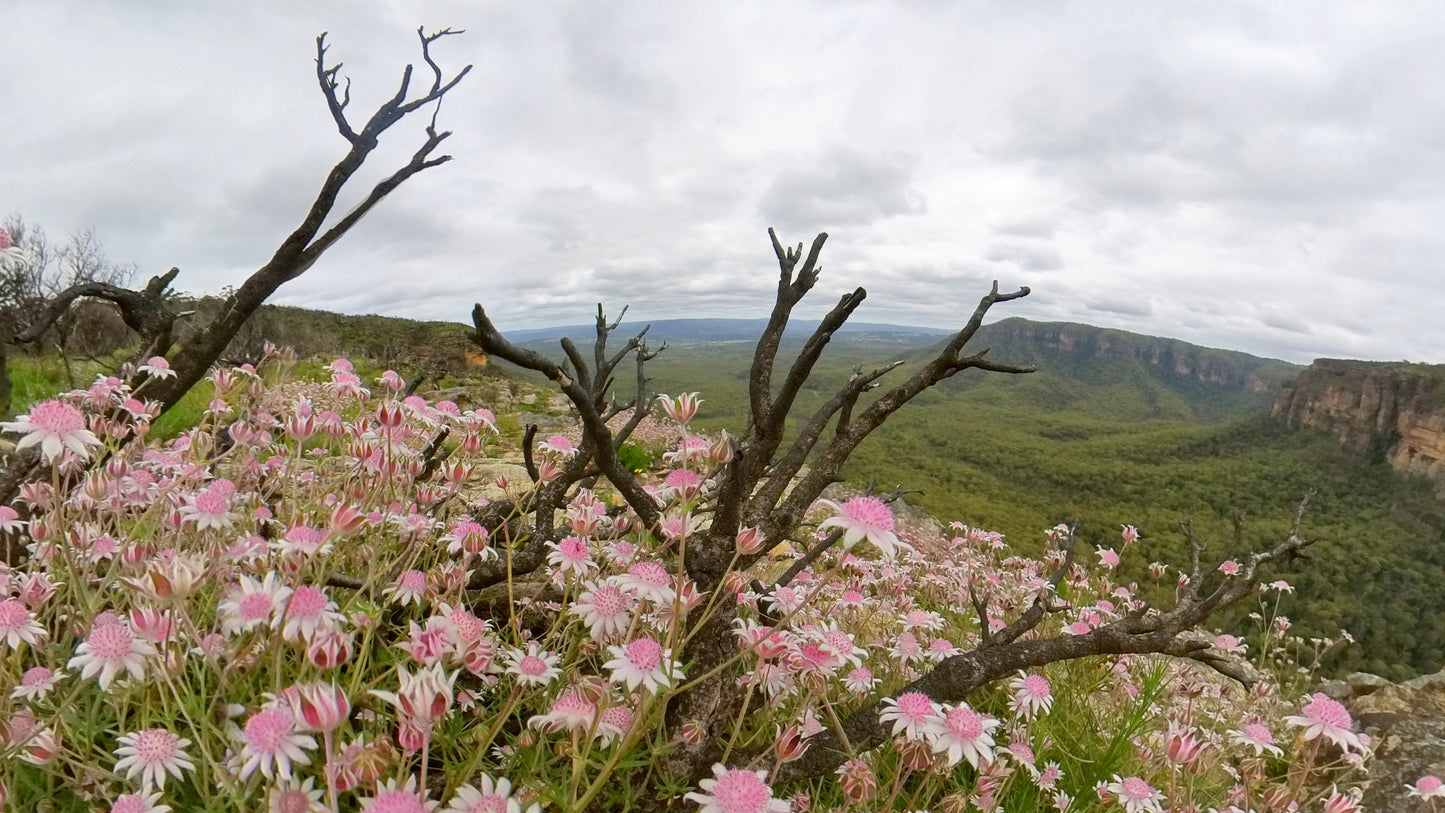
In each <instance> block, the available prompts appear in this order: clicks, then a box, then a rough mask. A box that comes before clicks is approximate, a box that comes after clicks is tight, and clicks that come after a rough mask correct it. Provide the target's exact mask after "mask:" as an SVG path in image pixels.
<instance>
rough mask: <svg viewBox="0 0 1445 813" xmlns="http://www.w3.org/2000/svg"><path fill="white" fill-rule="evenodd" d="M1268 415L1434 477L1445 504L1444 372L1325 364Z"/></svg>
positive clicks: (1285, 395)
mask: <svg viewBox="0 0 1445 813" xmlns="http://www.w3.org/2000/svg"><path fill="white" fill-rule="evenodd" d="M1270 414H1272V415H1275V416H1276V417H1280V418H1283V419H1284V420H1285V421H1286V422H1288V424H1289V425H1290V426H1304V427H1309V428H1311V429H1317V430H1319V431H1322V432H1328V433H1329V434H1331V435H1334V436H1335V438H1336V439H1337V440H1339V442H1340V445H1341V446H1343V447H1344V448H1345V449H1348V450H1349V451H1351V452H1354V453H1356V454H1362V455H1369V456H1371V457H1381V458H1384V459H1386V460H1388V461H1389V463H1390V465H1391V466H1392V467H1394V469H1395V470H1396V471H1399V472H1403V473H1406V474H1414V475H1419V476H1424V477H1429V478H1431V479H1432V480H1434V481H1435V482H1436V483H1438V484H1439V486H1440V494H1441V496H1442V497H1445V366H1441V365H1426V364H1392V363H1375V362H1364V361H1339V360H1336V359H1320V360H1318V361H1316V362H1315V363H1314V364H1312V365H1310V367H1309V369H1308V370H1306V371H1305V372H1304V373H1303V374H1302V375H1300V377H1299V378H1298V379H1297V380H1296V381H1295V383H1294V385H1293V386H1290V387H1286V388H1285V389H1284V390H1282V391H1281V392H1280V394H1279V395H1278V396H1277V397H1276V398H1275V400H1274V404H1273V405H1272V406H1271V408H1270Z"/></svg>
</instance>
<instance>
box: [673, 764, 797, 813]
mask: <svg viewBox="0 0 1445 813" xmlns="http://www.w3.org/2000/svg"><path fill="white" fill-rule="evenodd" d="M712 774H713V778H711V779H704V780H702V781H701V782H699V783H698V787H699V788H701V789H702V793H688V794H686V795H685V796H683V798H684V799H686V800H687V801H689V802H697V803H698V804H699V805H702V807H701V808H700V809H699V810H698V813H789V811H791V810H792V805H790V804H788V802H787V801H786V800H783V799H774V798H773V789H772V787H771V786H769V785H768V782H767V774H766V773H765V772H763V771H748V770H744V769H742V768H731V769H729V768H728V767H727V766H725V765H714V766H712Z"/></svg>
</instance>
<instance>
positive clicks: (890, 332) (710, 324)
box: [504, 319, 953, 345]
mask: <svg viewBox="0 0 1445 813" xmlns="http://www.w3.org/2000/svg"><path fill="white" fill-rule="evenodd" d="M644 324H648V325H650V327H649V328H648V331H647V337H648V339H650V340H651V341H653V342H654V343H655V342H658V341H667V342H672V343H681V342H741V341H748V342H751V341H756V340H757V338H758V336H760V335H762V332H763V328H765V327H767V325H768V320H767V319H662V320H659V321H656V322H650V323H638V324H636V325H633V326H631V328H630V329H628V328H622V329H620V332H622V333H625V334H626V335H629V336H632V335H636V333H637V331H639V330H641V329H642V327H643V326H644ZM817 327H818V322H816V321H807V320H794V321H791V322H789V323H788V332H787V334H786V338H788V339H796V340H799V341H802V340H805V339H806V338H807V337H808V335H810V334H811V333H812V332H813V331H814V330H815V329H817ZM504 333H505V335H506V336H507V338H508V339H511V340H512V341H514V342H519V343H521V342H525V343H532V342H539V341H546V340H548V339H552V340H559V339H561V338H562V337H564V336H565V337H567V338H569V339H572V340H574V341H575V340H579V339H581V340H588V339H592V338H594V337H595V336H596V335H597V327H596V326H595V325H564V326H559V327H543V328H533V329H530V330H509V331H504ZM952 333H953V331H951V330H946V329H943V328H932V327H909V326H907V325H888V324H881V323H875V322H858V323H856V324H854V323H851V322H850V323H848V324H845V325H843V327H842V328H841V329H839V331H838V333H837V334H836V335H838V336H847V337H849V338H875V339H878V340H881V341H887V342H889V343H891V344H905V345H923V344H929V343H931V342H935V341H937V340H938V339H939V338H940V337H942V336H948V335H950V334H952Z"/></svg>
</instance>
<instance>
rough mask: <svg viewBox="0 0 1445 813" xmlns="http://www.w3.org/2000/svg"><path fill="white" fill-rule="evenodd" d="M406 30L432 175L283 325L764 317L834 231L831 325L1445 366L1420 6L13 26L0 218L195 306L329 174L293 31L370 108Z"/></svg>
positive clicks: (650, 13)
mask: <svg viewBox="0 0 1445 813" xmlns="http://www.w3.org/2000/svg"><path fill="white" fill-rule="evenodd" d="M418 25H426V26H428V27H429V28H434V27H437V26H443V25H451V26H453V27H456V28H465V29H467V33H466V34H465V35H461V36H458V37H452V38H448V39H446V40H444V41H442V42H440V43H438V45H437V47H436V55H437V57H438V59H439V61H440V62H441V64H442V65H443V66H444V67H446V68H448V69H455V68H458V67H460V66H461V65H463V64H467V63H472V64H474V65H475V68H474V69H473V71H472V73H471V75H469V76H468V77H467V78H466V80H464V82H463V83H462V85H461V86H459V87H458V88H457V89H456V90H455V92H454V93H453V94H452V95H450V96H449V97H448V99H447V101H446V103H445V104H444V105H443V108H442V110H441V112H440V116H439V124H440V125H441V126H442V127H443V128H446V129H450V130H452V131H454V136H453V137H452V139H451V140H450V141H448V143H447V145H446V151H447V152H449V153H451V154H452V155H454V156H455V157H456V160H455V161H453V162H451V163H450V164H447V165H446V166H443V167H440V168H438V169H435V170H431V171H428V172H426V173H424V174H423V175H421V176H418V177H417V178H414V179H413V180H412V181H411V182H409V183H408V184H406V185H405V186H403V187H402V188H401V189H399V190H398V191H396V192H395V193H393V195H392V196H391V197H390V198H389V199H388V200H386V201H385V202H384V203H383V204H382V205H381V206H380V207H378V208H377V209H376V210H375V211H374V212H373V213H372V214H371V215H370V216H368V218H367V219H366V220H365V221H363V222H362V224H361V225H360V226H359V227H358V228H357V229H356V231H355V232H354V233H353V234H351V235H349V236H348V237H347V238H346V239H345V240H344V241H343V242H342V243H341V244H339V245H338V246H337V247H336V248H335V249H334V250H333V252H332V253H331V254H330V255H328V257H327V258H325V259H323V261H322V262H321V263H319V264H318V265H317V266H316V267H314V268H313V269H311V270H310V271H308V272H307V274H306V275H305V276H303V277H302V278H301V279H299V280H297V281H295V282H293V283H291V284H289V285H287V286H285V287H284V288H283V289H282V290H281V291H280V292H279V295H278V301H283V302H287V303H291V304H300V305H309V306H315V307H330V308H341V309H345V310H350V311H378V312H384V313H392V314H396V315H403V316H411V317H424V318H438V319H453V320H458V321H463V320H465V319H466V318H467V314H468V312H469V311H470V305H471V302H473V301H474V300H480V301H482V302H483V303H484V304H485V305H486V306H487V308H488V311H489V313H493V314H496V315H497V318H498V321H499V323H500V324H503V325H504V326H505V325H515V326H518V327H522V326H536V325H543V324H558V323H573V322H578V321H586V319H587V318H589V317H590V314H591V313H592V309H593V308H594V307H595V303H596V302H597V301H598V300H604V301H606V302H607V303H608V305H609V307H610V308H611V309H613V310H617V309H620V307H621V305H622V304H625V303H632V305H633V310H632V312H631V313H632V315H633V316H634V317H636V318H637V319H638V320H642V321H645V320H647V319H657V318H665V317H671V316H699V315H725V316H740V315H749V316H751V315H763V314H765V313H766V312H767V310H768V308H769V306H770V301H769V297H770V293H771V290H772V288H773V285H774V284H775V279H776V269H775V267H774V264H773V260H772V252H771V248H770V246H769V245H768V241H767V236H766V229H767V227H768V226H777V227H778V228H779V232H780V236H781V238H782V239H783V240H784V241H786V242H798V241H803V242H808V241H810V240H811V239H812V236H813V233H814V232H815V231H817V230H823V229H826V230H828V231H829V232H830V233H831V235H832V237H831V239H830V240H829V243H828V246H827V248H826V249H825V250H824V258H823V265H824V268H825V271H824V276H823V279H822V281H821V282H820V284H819V286H818V290H817V292H816V293H815V294H814V297H815V298H816V299H817V300H818V301H817V302H813V303H810V304H809V305H808V307H807V308H805V310H808V311H809V312H814V313H820V312H822V311H824V310H826V309H827V308H828V307H829V306H831V305H832V304H833V302H834V301H836V297H837V295H838V294H840V293H841V292H843V291H847V290H851V289H852V288H853V287H854V286H856V285H865V286H867V287H868V288H869V293H870V296H869V300H868V302H867V303H866V304H865V305H864V307H863V308H862V309H861V310H860V312H859V314H858V317H857V318H859V319H863V320H869V321H890V322H910V321H913V322H922V323H927V324H932V325H948V324H951V323H952V322H954V321H956V320H957V319H958V318H959V314H960V313H966V312H971V310H972V306H973V304H974V303H976V302H977V299H978V297H979V296H980V295H982V294H983V293H984V292H985V291H986V290H987V286H988V284H989V283H990V282H991V281H992V280H993V279H998V280H999V281H1000V285H1001V286H1002V287H1004V288H1010V289H1011V288H1014V287H1017V286H1019V285H1031V286H1033V288H1034V291H1035V293H1034V295H1032V296H1030V297H1029V298H1027V299H1025V300H1022V301H1020V302H1018V303H1011V305H1009V306H1004V307H1001V308H1000V313H999V314H998V316H1005V315H1024V316H1031V317H1035V318H1045V319H1057V320H1073V321H1086V322H1092V323H1096V324H1102V325H1106V326H1113V327H1122V328H1126V329H1130V330H1137V331H1141V332H1146V333H1156V334H1161V335H1169V336H1177V337H1179V338H1183V339H1186V340H1189V341H1195V342H1199V343H1202V344H1207V345H1213V346H1223V347H1232V348H1238V349H1243V350H1248V351H1251V352H1257V353H1264V354H1274V355H1281V356H1284V357H1287V358H1289V359H1291V360H1296V361H1304V360H1308V359H1309V358H1311V357H1314V356H1357V357H1367V358H1413V359H1424V360H1434V361H1445V327H1442V326H1441V325H1442V324H1445V323H1442V320H1440V319H1439V318H1438V314H1439V313H1441V312H1445V289H1442V288H1441V287H1440V286H1439V285H1438V284H1437V283H1436V280H1438V278H1439V271H1438V268H1437V266H1438V264H1439V259H1438V258H1439V257H1441V256H1445V236H1442V234H1441V232H1440V230H1439V228H1438V224H1439V223H1440V222H1441V219H1442V215H1445V189H1442V181H1445V165H1442V164H1445V157H1442V150H1445V147H1442V145H1445V138H1442V126H1445V125H1442V122H1445V85H1441V84H1440V83H1438V82H1436V81H1434V77H1438V76H1440V75H1442V73H1445V52H1442V50H1441V49H1440V48H1438V42H1439V41H1440V39H1441V37H1442V35H1445V9H1442V7H1440V6H1439V5H1437V4H1433V3H1423V2H1420V3H1408V2H1390V3H1380V4H1370V5H1363V6H1362V5H1358V4H1344V3H1323V4H1321V3H1305V2H1285V3H1271V4H1243V3H1233V4H1231V3H1218V4H1184V3H1150V4H1141V5H1130V6H1120V7H1101V6H1099V5H1098V4H1093V3H1084V2H1055V3H1045V4H1009V5H993V4H983V3H928V2H909V3H895V4H876V3H862V2H857V3H853V2H844V3H834V2H821V0H816V1H815V2H794V3H786V4H777V3H764V2H761V0H754V1H753V2H741V3H726V4H709V5H697V6H693V7H688V6H686V5H675V4H668V5H663V4H656V3H648V2H641V1H640V0H638V1H637V2H629V3H620V4H611V5H608V6H606V7H603V6H598V5H596V4H590V3H583V2H580V1H578V2H570V3H561V4H554V5H538V4H504V3H499V2H487V3H474V2H461V0H424V1H423V2H401V0H394V1H393V2H387V3H367V4H354V3H345V2H341V0H324V1H323V2H315V3H281V2H258V3H253V4H250V5H247V6H236V7H230V6H227V7H224V8H223V7H220V6H215V5H211V4H190V5H176V4H172V3H160V2H148V3H147V2H141V3H130V4H125V5H123V6H119V5H110V4H93V3H81V2H79V1H78V0H70V1H69V2H65V1H64V0H61V1H59V2H52V3H45V4H40V3H33V4H21V5H19V6H18V7H16V8H15V9H11V10H8V11H7V16H6V30H7V32H9V33H10V34H11V36H10V38H9V40H8V41H7V45H6V48H5V49H4V50H3V51H0V71H3V73H4V75H5V76H7V77H9V81H7V83H5V84H4V85H3V86H0V110H4V111H6V114H7V116H6V118H7V126H6V127H4V128H0V152H3V154H5V155H7V156H12V157H13V156H23V158H24V160H23V161H22V160H15V159H14V158H12V159H11V160H9V161H7V162H5V164H4V165H0V192H3V194H4V197H0V211H15V212H19V213H21V214H23V215H24V216H26V217H27V219H29V220H31V221H34V222H37V223H40V224H43V225H44V226H46V227H47V229H48V230H49V232H50V233H51V235H52V236H60V235H63V234H65V233H67V232H69V231H73V230H78V229H80V228H84V227H93V228H95V229H96V231H97V232H98V234H99V235H100V237H101V238H102V239H104V241H105V243H106V245H107V247H108V249H109V251H110V252H111V254H112V255H113V256H114V257H115V258H116V259H119V260H132V261H135V262H137V263H139V264H140V265H141V267H142V270H143V272H144V273H146V274H150V273H155V272H157V271H161V270H164V269H166V268H169V267H170V266H172V265H178V266H180V267H181V269H182V272H183V273H182V276H181V279H180V280H179V282H178V284H179V287H181V288H183V289H186V290H191V291H215V290H218V289H219V288H221V287H222V286H223V285H228V284H238V283H239V282H240V281H241V280H242V279H243V278H244V275H245V274H246V273H248V272H249V271H250V270H253V269H254V268H256V267H258V266H259V265H260V264H262V263H263V262H264V261H265V260H266V258H267V257H268V256H269V255H270V253H271V251H272V250H274V248H275V246H276V244H277V242H278V241H279V240H280V239H281V238H282V237H283V236H284V235H285V234H286V232H287V231H288V230H289V229H291V228H293V227H294V225H295V224H296V223H297V222H298V221H299V219H300V217H301V215H302V213H303V212H304V210H305V208H306V206H307V205H308V204H309V202H310V199H311V196H312V195H313V194H314V192H315V190H316V188H317V186H318V185H319V183H320V181H321V179H322V178H323V177H324V175H325V173H326V172H327V170H328V169H329V167H330V165H331V163H333V162H334V161H335V160H337V159H338V158H339V157H340V156H341V155H342V154H343V153H344V148H345V146H346V145H345V143H344V142H343V141H342V140H341V138H340V137H339V136H338V135H337V133H336V132H335V130H334V127H333V126H332V124H331V122H330V118H329V116H328V114H327V112H326V110H325V107H324V105H323V103H322V100H321V97H320V94H319V93H318V92H317V89H316V86H315V76H314V64H313V61H312V60H313V59H314V57H315V36H316V35H317V34H318V33H320V32H321V31H329V32H330V34H329V37H328V43H329V44H330V46H331V49H332V50H331V52H330V56H331V57H332V58H333V59H339V60H341V61H342V62H344V63H345V68H344V73H346V74H347V75H349V76H350V77H351V78H352V80H353V84H352V94H353V98H354V102H353V104H352V110H353V114H354V115H355V116H358V117H360V116H363V115H365V114H366V113H367V112H369V110H370V108H371V107H374V105H375V104H376V103H377V102H378V101H379V100H380V99H382V98H384V97H386V96H388V95H390V94H391V93H393V92H395V89H396V87H397V83H398V80H399V78H400V69H401V66H402V65H404V64H406V63H407V62H416V61H417V59H418V56H419V54H418V49H417V46H416V40H415V29H416V27H417V26H418ZM426 73H427V72H426V71H425V68H424V67H423V68H422V70H421V71H420V72H419V73H418V77H417V78H418V79H419V80H425V79H427V78H428V77H427V75H426ZM423 123H424V122H421V121H418V122H414V123H406V124H404V125H401V126H398V127H397V128H396V132H393V133H388V135H387V137H386V139H385V140H384V141H383V145H382V149H381V150H379V151H378V153H377V155H375V156H374V157H373V160H372V161H371V162H369V165H368V167H367V168H365V169H364V170H363V172H362V173H361V176H360V177H359V178H358V180H361V181H366V182H371V181H374V180H376V179H378V178H380V177H383V176H384V174H386V173H387V172H389V171H390V169H392V168H394V167H395V166H396V165H397V164H398V163H399V162H401V161H404V160H405V158H406V157H407V156H408V155H409V154H410V151H411V150H412V149H414V147H415V144H416V143H417V142H418V139H419V138H420V131H419V128H420V126H421V125H422V124H423ZM362 191H363V190H362V188H361V187H360V186H358V188H357V189H354V190H351V191H350V193H349V196H348V197H346V198H345V199H344V200H343V201H342V208H343V209H344V208H345V207H348V206H350V205H351V204H353V203H354V202H355V201H356V200H357V199H358V197H359V195H360V194H362ZM1005 311H1006V312H1005Z"/></svg>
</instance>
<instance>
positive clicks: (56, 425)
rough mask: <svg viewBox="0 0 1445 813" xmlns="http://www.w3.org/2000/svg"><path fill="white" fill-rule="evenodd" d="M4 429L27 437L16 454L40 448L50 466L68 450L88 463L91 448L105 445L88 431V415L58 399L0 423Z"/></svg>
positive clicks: (18, 445)
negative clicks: (86, 420) (32, 447)
mask: <svg viewBox="0 0 1445 813" xmlns="http://www.w3.org/2000/svg"><path fill="white" fill-rule="evenodd" d="M0 427H3V428H4V429H5V431H7V432H20V433H23V434H24V435H25V436H24V437H22V438H21V439H20V442H19V443H17V444H15V448H16V450H18V451H24V450H25V449H28V448H30V447H31V446H39V447H40V453H41V456H42V457H44V458H45V462H47V463H54V462H55V461H56V459H58V458H59V457H60V455H61V453H63V452H65V451H66V450H67V449H68V450H70V451H71V452H73V453H75V456H76V457H78V458H80V459H81V460H87V459H89V458H90V447H92V446H101V445H103V444H102V443H101V440H100V438H98V437H96V436H95V433H94V432H91V431H90V429H88V428H87V427H86V422H85V415H83V414H82V413H81V411H80V410H79V409H76V408H75V407H74V406H72V405H70V404H67V403H66V402H64V401H61V400H59V399H56V398H51V399H50V400H48V401H41V402H40V403H38V404H36V405H34V406H32V407H31V408H30V412H29V413H28V414H25V415H21V416H20V417H18V418H16V419H15V420H13V421H6V422H4V423H0Z"/></svg>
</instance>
